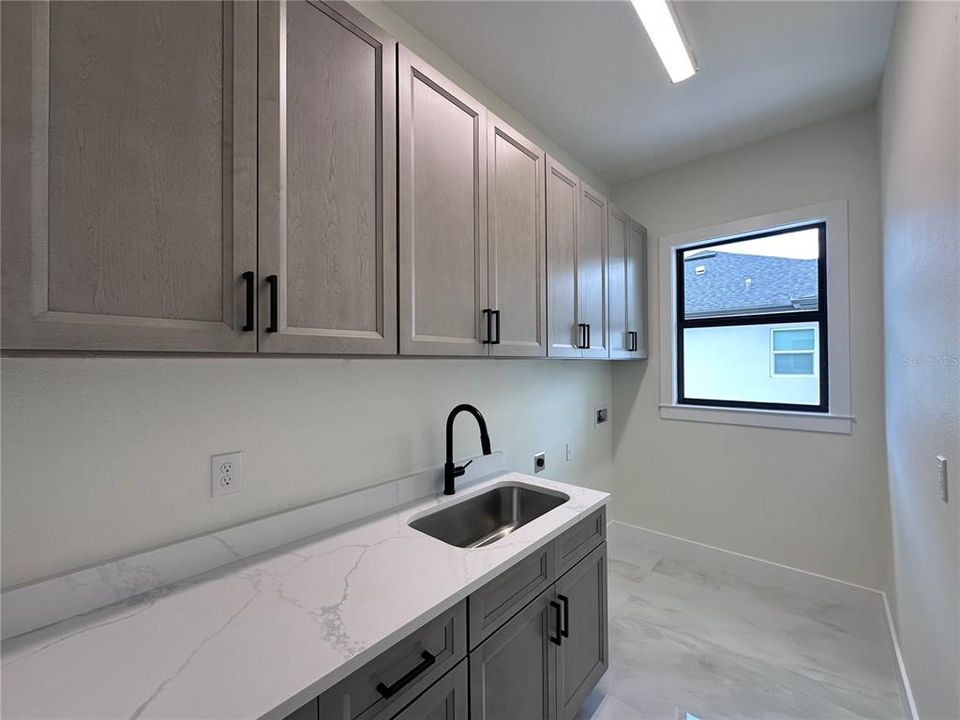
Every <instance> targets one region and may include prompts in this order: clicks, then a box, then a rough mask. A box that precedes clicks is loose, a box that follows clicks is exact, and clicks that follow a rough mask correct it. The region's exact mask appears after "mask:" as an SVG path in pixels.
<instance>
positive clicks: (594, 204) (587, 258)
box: [577, 182, 609, 358]
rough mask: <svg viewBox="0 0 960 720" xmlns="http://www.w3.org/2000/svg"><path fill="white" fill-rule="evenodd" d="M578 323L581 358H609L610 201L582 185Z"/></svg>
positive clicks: (578, 257)
mask: <svg viewBox="0 0 960 720" xmlns="http://www.w3.org/2000/svg"><path fill="white" fill-rule="evenodd" d="M577 240H578V242H577V275H578V277H579V284H578V287H577V299H578V301H579V313H578V316H579V319H578V322H579V323H582V324H584V325H585V326H586V335H587V339H586V342H585V343H583V344H584V345H586V347H584V348H583V351H582V353H581V357H584V358H606V357H607V356H608V355H609V351H608V349H607V335H608V333H607V200H606V198H605V197H603V196H602V195H601V194H600V193H598V192H597V191H596V190H594V189H593V188H591V187H589V186H588V185H587V184H586V183H583V182H581V183H580V236H579V237H578V238H577Z"/></svg>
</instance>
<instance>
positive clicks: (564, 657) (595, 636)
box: [555, 543, 609, 720]
mask: <svg viewBox="0 0 960 720" xmlns="http://www.w3.org/2000/svg"><path fill="white" fill-rule="evenodd" d="M555 587H556V593H557V600H559V601H560V605H561V606H562V607H563V611H562V614H563V632H562V635H563V642H562V643H561V645H560V646H559V647H558V648H557V706H558V711H557V712H558V717H559V718H560V720H572V718H574V717H575V716H576V715H577V713H578V712H579V710H580V708H581V706H582V705H583V702H584V700H586V698H587V695H589V694H590V691H591V690H593V688H594V686H595V685H596V684H597V682H598V681H599V680H600V678H601V677H602V676H603V674H604V673H605V672H606V671H607V666H608V664H609V658H608V642H607V544H606V543H604V544H602V545H601V546H600V547H598V548H597V549H596V550H594V551H593V552H592V553H590V554H589V555H587V557H585V558H584V559H583V560H581V561H580V562H579V563H578V564H577V565H575V566H574V568H573V569H572V570H570V572H568V573H567V574H566V575H564V576H563V577H562V578H560V579H559V580H558V581H557V584H556V586H555Z"/></svg>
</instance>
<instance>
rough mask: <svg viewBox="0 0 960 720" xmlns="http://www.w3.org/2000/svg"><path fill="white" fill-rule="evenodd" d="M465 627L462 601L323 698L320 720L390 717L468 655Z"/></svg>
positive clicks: (361, 719) (321, 698)
mask: <svg viewBox="0 0 960 720" xmlns="http://www.w3.org/2000/svg"><path fill="white" fill-rule="evenodd" d="M466 625H467V623H466V603H465V602H461V603H459V604H457V605H456V606H455V607H453V608H451V609H450V610H448V611H447V612H445V613H444V614H443V615H441V616H440V617H438V618H436V619H434V620H431V621H430V622H429V623H427V624H426V625H424V626H423V627H422V628H420V629H419V630H417V631H416V632H414V633H412V634H411V635H409V636H408V637H406V638H404V639H403V640H401V641H400V642H398V643H397V644H396V645H394V646H393V647H392V648H390V649H389V650H387V651H386V652H384V653H383V654H382V655H380V656H379V657H376V658H374V659H373V660H371V661H370V662H369V663H367V664H366V665H365V666H364V667H362V668H361V669H360V670H358V671H357V672H355V673H353V675H350V676H349V677H347V678H345V679H344V680H342V681H341V682H339V683H338V684H337V685H335V686H334V687H332V688H331V689H330V690H328V691H327V692H325V693H324V694H323V695H321V696H320V718H322V720H374V718H376V720H381V719H382V718H389V717H392V716H393V715H394V714H396V713H397V712H398V711H399V710H400V709H401V708H402V707H403V706H404V705H406V704H407V703H409V702H410V701H411V700H412V699H413V698H415V697H416V696H417V695H419V694H420V693H422V692H423V691H424V690H426V689H427V688H428V687H429V686H430V685H432V684H433V683H434V682H436V681H437V680H438V679H439V678H440V677H442V676H443V675H444V674H445V673H446V672H447V671H448V670H450V669H451V668H453V667H454V666H455V665H456V664H457V663H458V662H460V660H462V659H463V658H464V657H465V656H466V653H467V632H466V629H467V628H466Z"/></svg>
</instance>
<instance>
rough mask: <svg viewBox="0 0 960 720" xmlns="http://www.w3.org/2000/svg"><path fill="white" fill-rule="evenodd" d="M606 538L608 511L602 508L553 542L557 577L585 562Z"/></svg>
mask: <svg viewBox="0 0 960 720" xmlns="http://www.w3.org/2000/svg"><path fill="white" fill-rule="evenodd" d="M606 538H607V509H606V508H600V509H599V510H597V512H595V513H594V514H593V515H591V516H590V517H588V518H586V519H585V520H581V521H580V522H578V523H577V524H576V525H574V526H573V527H572V528H570V529H569V530H567V531H566V532H565V533H564V534H563V535H561V536H560V537H558V538H557V539H556V540H554V541H553V544H554V548H555V550H554V552H555V556H556V563H557V568H556V575H555V577H560V576H561V575H563V574H564V573H565V572H566V571H567V570H569V569H570V568H572V567H573V566H574V565H576V564H577V563H578V562H580V561H581V560H583V558H585V557H586V556H587V555H589V554H590V552H591V551H592V550H593V549H594V548H595V547H597V545H599V544H600V543H602V542H603V541H604V540H606Z"/></svg>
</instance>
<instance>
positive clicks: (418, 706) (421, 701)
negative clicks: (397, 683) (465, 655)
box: [394, 660, 470, 720]
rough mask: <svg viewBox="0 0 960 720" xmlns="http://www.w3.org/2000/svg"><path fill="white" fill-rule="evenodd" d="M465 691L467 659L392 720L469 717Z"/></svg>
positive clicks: (432, 719) (459, 718)
mask: <svg viewBox="0 0 960 720" xmlns="http://www.w3.org/2000/svg"><path fill="white" fill-rule="evenodd" d="M467 691H468V689H467V661H466V660H464V661H463V662H461V663H460V664H459V665H457V667H455V668H454V669H453V670H451V671H450V672H448V673H447V674H446V675H444V676H443V679H442V680H440V681H439V682H438V683H437V684H436V685H434V686H433V687H431V688H430V689H429V690H427V691H426V692H425V693H424V694H423V695H421V696H420V697H418V698H417V699H416V700H414V701H413V702H412V703H411V704H410V705H409V706H408V707H407V708H406V709H405V710H403V712H401V713H400V714H399V715H397V716H396V717H394V720H467V719H468V718H469V717H470V715H469V712H470V711H469V702H468V698H467Z"/></svg>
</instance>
